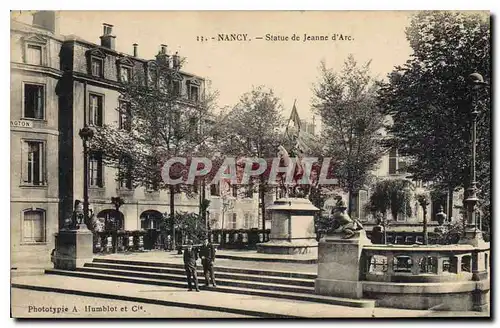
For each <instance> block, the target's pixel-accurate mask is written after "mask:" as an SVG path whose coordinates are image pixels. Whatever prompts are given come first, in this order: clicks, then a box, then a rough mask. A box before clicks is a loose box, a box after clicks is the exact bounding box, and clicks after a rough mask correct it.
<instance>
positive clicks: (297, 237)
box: [257, 198, 319, 255]
mask: <svg viewBox="0 0 500 328" xmlns="http://www.w3.org/2000/svg"><path fill="white" fill-rule="evenodd" d="M267 210H268V211H269V213H270V215H271V222H272V223H271V234H270V235H269V241H268V242H266V243H260V244H257V252H258V253H267V254H307V255H316V254H317V252H318V242H317V241H316V232H315V229H314V214H315V213H316V212H317V211H319V209H318V208H317V207H315V206H314V205H313V204H312V203H311V201H310V200H308V199H306V198H282V199H278V200H276V201H275V202H274V204H272V205H270V206H269V207H267Z"/></svg>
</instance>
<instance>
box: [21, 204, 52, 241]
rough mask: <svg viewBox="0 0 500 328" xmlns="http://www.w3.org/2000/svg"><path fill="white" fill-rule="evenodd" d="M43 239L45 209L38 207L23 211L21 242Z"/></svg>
mask: <svg viewBox="0 0 500 328" xmlns="http://www.w3.org/2000/svg"><path fill="white" fill-rule="evenodd" d="M45 241H46V232H45V211H44V210H43V209H40V208H37V209H28V210H25V211H23V228H22V242H23V243H29V244H33V243H44V242H45Z"/></svg>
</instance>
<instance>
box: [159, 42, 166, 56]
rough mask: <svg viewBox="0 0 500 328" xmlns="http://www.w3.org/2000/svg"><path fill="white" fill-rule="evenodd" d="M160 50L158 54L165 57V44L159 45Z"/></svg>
mask: <svg viewBox="0 0 500 328" xmlns="http://www.w3.org/2000/svg"><path fill="white" fill-rule="evenodd" d="M160 48H161V50H160V53H161V54H162V55H166V54H167V45H166V44H160Z"/></svg>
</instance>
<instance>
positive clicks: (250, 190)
mask: <svg viewBox="0 0 500 328" xmlns="http://www.w3.org/2000/svg"><path fill="white" fill-rule="evenodd" d="M245 197H247V198H253V185H248V186H247V187H246V193H245Z"/></svg>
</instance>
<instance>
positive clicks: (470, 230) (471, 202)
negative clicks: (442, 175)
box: [463, 73, 487, 243]
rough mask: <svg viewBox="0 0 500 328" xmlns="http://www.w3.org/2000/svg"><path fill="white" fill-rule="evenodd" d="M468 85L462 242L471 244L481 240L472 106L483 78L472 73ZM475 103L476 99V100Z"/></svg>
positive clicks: (476, 112) (475, 112)
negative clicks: (468, 150) (468, 179)
mask: <svg viewBox="0 0 500 328" xmlns="http://www.w3.org/2000/svg"><path fill="white" fill-rule="evenodd" d="M468 83H469V85H471V87H472V91H473V94H472V95H471V99H470V109H471V115H472V136H471V144H472V145H471V146H472V147H471V164H470V175H471V182H470V187H469V189H468V190H467V195H468V197H467V199H465V200H464V202H465V204H466V206H467V227H466V229H465V239H464V240H463V242H465V243H470V242H471V241H472V242H473V243H475V242H477V241H480V240H482V239H483V237H482V233H481V229H480V227H479V229H478V223H477V222H476V204H477V202H478V201H479V199H478V198H477V194H476V184H477V182H476V138H477V137H476V129H477V117H478V115H479V111H478V110H477V104H476V106H475V104H474V96H475V95H476V94H477V92H478V90H479V89H480V88H482V87H484V86H485V85H487V83H486V82H484V80H483V77H482V76H481V74H479V73H472V74H470V75H469V80H468ZM476 101H477V99H476Z"/></svg>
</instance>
